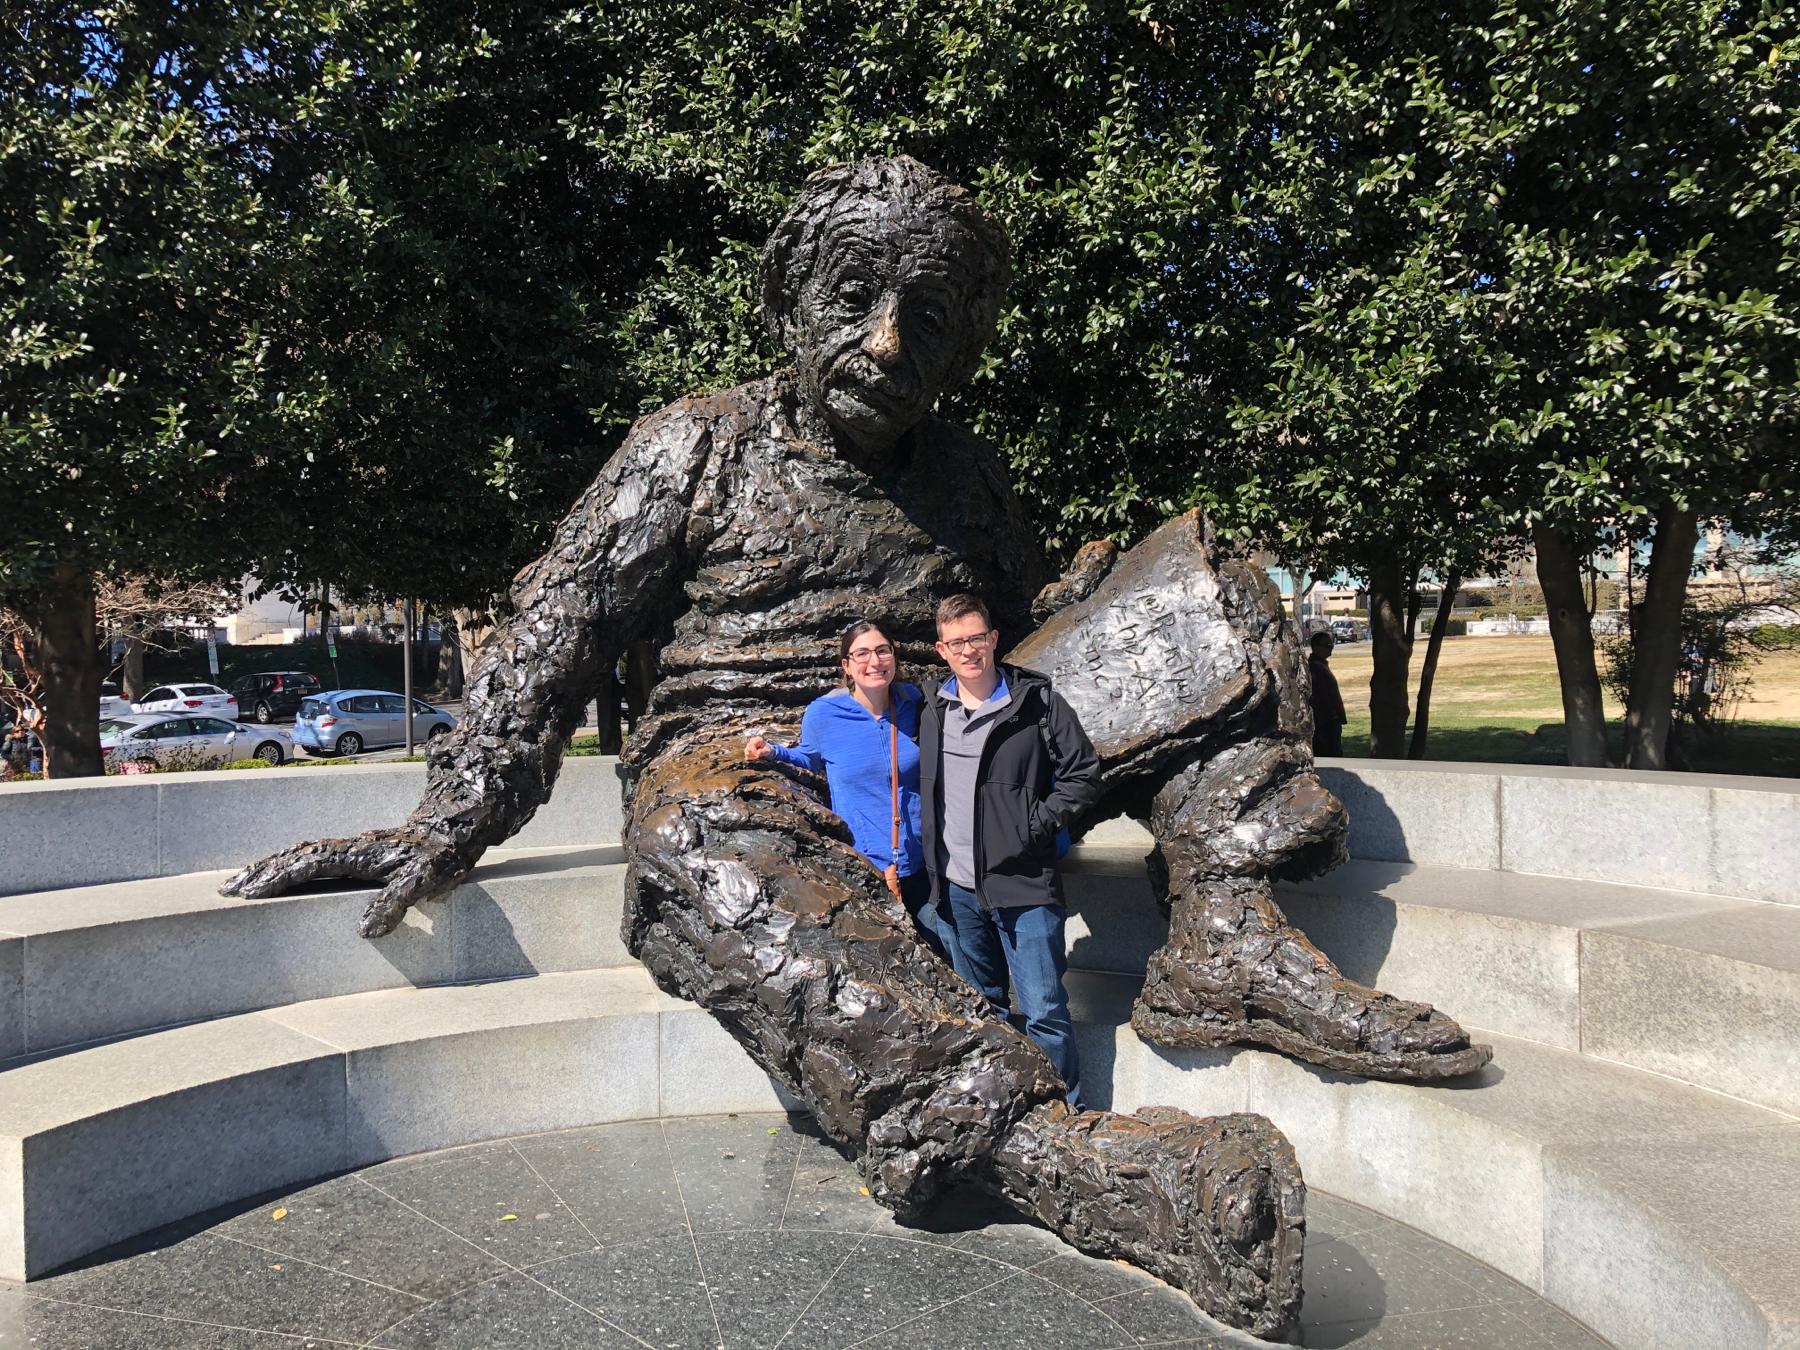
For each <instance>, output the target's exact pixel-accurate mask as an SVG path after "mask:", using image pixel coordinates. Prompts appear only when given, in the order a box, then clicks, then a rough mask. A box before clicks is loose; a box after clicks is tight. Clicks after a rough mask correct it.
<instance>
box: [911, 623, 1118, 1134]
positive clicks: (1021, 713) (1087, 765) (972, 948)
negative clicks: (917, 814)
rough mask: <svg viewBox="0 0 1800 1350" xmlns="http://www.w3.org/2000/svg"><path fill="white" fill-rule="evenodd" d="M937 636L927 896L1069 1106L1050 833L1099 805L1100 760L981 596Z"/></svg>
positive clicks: (1068, 1049) (927, 728) (1075, 1087)
mask: <svg viewBox="0 0 1800 1350" xmlns="http://www.w3.org/2000/svg"><path fill="white" fill-rule="evenodd" d="M937 630H938V642H937V651H938V655H939V656H940V657H941V658H942V659H943V661H944V663H945V664H946V665H947V666H949V667H950V670H951V677H950V678H949V679H948V680H946V681H945V682H944V683H943V684H942V685H941V686H939V687H937V688H935V689H933V690H931V691H930V692H928V693H927V695H926V700H925V710H924V715H923V717H922V719H921V721H920V727H919V790H920V797H921V804H922V807H923V822H922V824H923V829H922V831H921V833H922V836H923V842H924V845H925V866H926V868H927V870H928V871H929V872H930V874H931V883H932V898H933V899H934V900H936V901H937V904H938V912H939V913H940V914H942V915H944V916H945V917H946V918H948V919H949V920H950V921H951V923H952V924H953V925H954V928H955V933H956V948H955V951H954V952H953V953H952V956H953V960H954V962H955V965H956V970H957V973H958V974H959V975H961V976H962V977H963V978H964V979H965V980H967V981H968V982H969V983H970V984H972V985H974V986H975V988H976V989H978V990H980V991H981V993H982V994H983V995H984V996H985V997H986V998H987V1000H988V1002H989V1003H990V1004H992V1005H993V1008H994V1013H995V1015H996V1016H997V1017H1002V1018H1004V1017H1006V1016H1007V1013H1008V1004H1009V998H1008V986H1009V985H1010V987H1011V988H1012V989H1013V990H1016V991H1017V993H1018V998H1019V1008H1020V1011H1021V1012H1022V1013H1023V1014H1024V1018H1025V1031H1026V1033H1027V1034H1028V1035H1029V1036H1030V1037H1031V1038H1032V1040H1034V1041H1036V1042H1037V1043H1038V1044H1039V1045H1040V1046H1042V1047H1043V1050H1044V1053H1045V1054H1047V1055H1048V1056H1049V1057H1050V1062H1051V1063H1052V1064H1054V1065H1055V1066H1056V1071H1057V1073H1058V1074H1060V1075H1061V1076H1062V1080H1063V1083H1064V1084H1065V1085H1066V1086H1067V1087H1068V1090H1069V1104H1070V1105H1071V1106H1073V1107H1075V1108H1076V1109H1077V1110H1080V1109H1081V1070H1080V1065H1079V1063H1078V1061H1077V1057H1076V1052H1075V1023H1074V1019H1073V1018H1072V1017H1071V1016H1070V1014H1069V996H1068V993H1067V991H1065V990H1064V988H1063V973H1064V971H1065V969H1066V968H1067V957H1066V953H1065V946H1064V940H1063V925H1064V920H1065V918H1066V911H1065V910H1064V908H1063V887H1062V875H1061V873H1060V872H1059V871H1058V869H1057V866H1056V841H1057V834H1058V832H1059V831H1061V830H1062V829H1064V828H1065V827H1067V826H1068V825H1070V824H1072V823H1073V822H1074V821H1075V820H1076V819H1077V818H1078V817H1079V816H1080V815H1082V813H1083V812H1085V811H1087V810H1089V809H1090V808H1091V807H1093V806H1094V805H1095V803H1097V802H1098V801H1099V800H1100V790H1101V784H1100V760H1099V757H1098V756H1097V755H1096V754H1095V753H1094V747H1093V745H1092V744H1091V743H1090V742H1089V741H1088V738H1087V734H1086V733H1085V732H1083V731H1082V729H1081V723H1080V721H1079V720H1077V718H1076V716H1075V713H1074V711H1073V710H1072V709H1071V708H1070V707H1069V705H1068V704H1067V703H1065V702H1064V701H1063V699H1062V698H1061V696H1060V695H1058V694H1057V693H1056V691H1055V690H1053V689H1052V688H1051V687H1050V682H1049V681H1048V680H1046V679H1045V678H1044V677H1043V676H1042V675H1039V674H1037V673H1035V672H1034V671H1029V670H1023V669H1020V668H1018V667H1012V666H1001V665H1000V664H999V663H998V662H997V661H996V660H995V652H996V651H997V649H998V643H999V637H1000V635H999V633H998V632H997V631H996V630H995V628H994V623H993V619H992V618H991V617H990V616H989V613H988V608H987V606H986V605H985V604H983V603H982V602H981V600H979V599H978V598H977V597H975V596H973V595H966V594H964V595H952V596H950V597H948V598H946V599H945V600H944V601H942V602H941V603H940V604H939V605H938V607H937Z"/></svg>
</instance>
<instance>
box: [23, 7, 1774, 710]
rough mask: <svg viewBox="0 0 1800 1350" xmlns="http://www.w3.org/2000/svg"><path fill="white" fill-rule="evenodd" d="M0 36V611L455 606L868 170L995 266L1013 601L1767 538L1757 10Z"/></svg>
mask: <svg viewBox="0 0 1800 1350" xmlns="http://www.w3.org/2000/svg"><path fill="white" fill-rule="evenodd" d="M21 14H22V16H21V17H19V18H17V19H13V18H9V19H8V20H7V21H6V25H5V27H4V29H3V30H0V77H3V78H4V86H5V87H4V90H3V91H0V99H3V100H4V103H3V104H0V117H3V120H0V231H3V232H4V233H3V234H0V468H3V470H4V473H5V476H6V479H7V481H8V483H9V486H10V487H12V488H13V489H14V496H13V499H12V500H13V505H14V509H13V511H12V512H11V513H9V515H10V518H11V524H12V528H11V529H10V530H9V531H8V533H7V535H6V537H5V539H4V541H0V600H4V599H6V598H7V597H8V596H12V597H18V596H22V595H24V594H25V593H26V592H27V591H28V590H30V589H31V588H34V587H36V588H42V587H43V586H46V585H50V584H52V582H53V581H54V579H55V577H56V576H58V575H61V576H62V577H63V578H64V581H65V582H66V581H67V579H68V577H69V576H70V575H72V574H75V573H88V574H95V573H100V574H113V573H130V574H132V575H141V576H151V577H156V576H166V577H171V578H176V577H187V576H194V575H198V574H208V575H215V576H218V577H221V578H224V577H227V576H234V575H236V574H238V573H240V572H241V571H243V570H245V569H246V568H254V569H255V571H256V572H257V574H258V575H259V576H260V577H262V578H263V579H264V580H265V581H267V582H269V583H271V584H275V585H279V586H282V587H284V588H287V589H289V590H299V589H303V588H304V589H314V588H316V587H317V586H319V585H321V584H329V585H331V586H333V587H334V588H337V589H338V590H340V591H346V590H347V591H349V592H351V593H382V594H386V595H389V596H392V595H398V594H405V593H409V592H410V593H414V594H418V595H421V596H423V597H425V598H427V599H429V600H431V601H433V602H436V603H440V604H476V605H479V604H482V603H483V602H485V601H486V600H487V599H488V598H489V597H491V596H492V595H494V594H495V593H496V592H498V591H499V590H500V589H501V588H502V587H503V585H504V583H505V580H506V578H507V577H508V576H509V575H510V573H511V572H512V570H513V569H514V568H516V567H517V566H518V565H520V564H521V563H522V562H523V561H525V560H527V559H528V558H529V557H531V556H532V555H533V553H534V552H535V551H536V550H537V549H538V548H540V547H541V545H542V543H543V541H544V539H545V538H546V537H547V535H548V532H549V530H550V528H551V527H552V525H553V524H554V521H555V519H556V518H557V516H558V515H560V513H561V512H562V510H563V509H564V508H565V506H566V504H567V503H568V502H569V501H570V500H571V499H572V498H573V496H574V495H575V493H576V491H577V490H578V489H579V487H580V486H581V485H582V484H583V483H584V482H585V480H586V479H587V478H588V477H590V476H591V474H592V473H593V472H594V471H595V470H596V469H597V467H598V465H599V464H600V463H601V462H602V461H603V459H604V458H605V455H606V453H607V451H608V449H609V448H610V446H611V445H612V444H614V443H616V441H617V439H618V437H619V435H620V433H621V432H622V429H623V426H624V424H625V422H626V421H628V420H629V418H630V417H632V416H634V415H635V414H637V413H638V412H640V411H643V410H645V409H647V408H651V407H655V406H658V405H660V404H661V403H663V402H666V401H668V400H669V399H671V398H673V397H676V396H677V395H679V394H681V393H684V392H688V391H690V390H695V389H705V388H716V387H721V386H724V385H728V384H731V383H735V382H737V381H739V380H742V379H746V378H749V377H751V376H753V375H755V374H758V373H760V372H762V371H763V370H766V369H767V368H768V367H769V366H770V365H772V364H774V363H775V362H777V361H779V360H780V359H781V356H780V353H778V352H775V351H774V350H773V349H772V348H771V347H770V345H769V342H768V339H767V337H766V336H765V334H764V332H763V328H762V325H761V323H760V322H759V318H758V316H757V314H756V312H755V295H756V287H755V285H754V284H753V278H754V270H755V264H756V255H757V250H758V248H759V247H760V244H761V241H762V239H763V237H764V235H765V233H766V231H767V229H768V228H769V226H770V224H771V223H772V222H773V221H774V220H775V218H776V217H777V216H778V215H779V213H780V212H781V211H782V209H783V208H784V207H785V205H786V203H787V202H788V201H789V200H790V199H791V196H792V194H793V193H794V192H795V191H796V190H797V188H798V186H799V184H800V182H801V181H802V180H803V178H804V177H805V175H806V173H807V172H809V171H810V170H811V169H813V168H815V167H817V166H819V165H821V164H824V163H827V162H830V161H834V160H840V159H846V158H852V157H856V156H859V155H865V154H872V153H884V152H893V151H905V152H907V153H911V154H913V155H916V156H918V157H919V158H921V159H924V160H926V161H927V162H929V163H932V164H934V165H936V166H937V167H939V168H941V169H943V170H944V171H946V172H947V173H949V174H951V175H953V176H954V177H956V178H959V179H960V180H962V181H964V182H966V183H968V184H969V185H970V186H971V187H973V188H974V189H975V190H976V191H977V193H978V194H979V195H980V196H981V197H982V198H983V200H984V201H985V202H986V203H987V204H988V205H989V206H990V207H991V209H993V210H994V211H995V212H996V213H997V214H998V215H999V216H1000V217H1001V218H1002V219H1003V220H1004V221H1005V222H1006V224H1007V226H1008V228H1009V230H1010V231H1011V233H1012V236H1013V240H1014V246H1015V283H1014V287H1013V292H1012V298H1011V302H1010V307H1009V308H1008V309H1007V311H1006V312H1005V313H1004V314H1003V316H1002V320H1001V327H1000V332H999V334H998V336H997V338H996V340H995V341H994V343H993V344H992V346H991V347H990V350H989V353H988V358H987V361H986V364H985V366H984V368H983V370H982V372H981V374H980V376H979V377H978V378H977V380H976V382H975V383H974V384H973V385H972V386H971V387H970V388H969V389H968V390H967V391H965V392H964V393H963V394H962V395H960V396H959V406H958V407H957V408H956V409H953V410H951V411H952V412H953V413H954V414H955V415H957V416H960V417H962V418H964V419H966V420H968V421H970V422H972V423H974V424H975V425H976V426H977V427H978V428H979V429H981V430H982V431H983V432H984V433H986V434H987V435H988V436H990V437H991V438H992V439H993V440H995V441H996V442H997V443H998V444H1000V445H1001V446H1002V448H1003V449H1004V450H1005V452H1006V454H1007V455H1008V457H1009V459H1010V461H1011V463H1012V465H1013V468H1014V472H1015V478H1016V481H1017V482H1018V484H1019V486H1020V488H1021V491H1022V492H1023V493H1024V494H1025V496H1026V498H1027V501H1028V503H1029V504H1030V506H1031V508H1032V510H1033V512H1034V514H1035V516H1036V518H1037V520H1038V521H1039V523H1040V526H1041V528H1042V530H1043V532H1044V536H1045V539H1046V541H1047V543H1048V544H1049V545H1050V546H1051V547H1052V549H1053V551H1056V552H1058V553H1061V554H1064V555H1066V554H1067V553H1068V552H1069V551H1071V550H1072V549H1073V548H1074V547H1075V546H1077V545H1078V544H1079V543H1080V542H1082V541H1083V540H1084V539H1086V538H1089V537H1092V536H1094V535H1097V534H1110V535H1113V536H1115V537H1118V538H1120V539H1122V540H1129V539H1130V538H1132V537H1133V536H1135V535H1136V534H1138V533H1140V532H1141V531H1142V530H1143V529H1145V528H1147V527H1148V526H1149V525H1151V524H1153V523H1154V522H1155V521H1157V520H1158V519H1160V518H1162V517H1163V516H1164V515H1166V514H1168V513H1169V512H1171V511H1173V510H1176V509H1179V508H1181V507H1183V506H1185V505H1188V504H1192V503H1199V504H1202V505H1204V506H1205V507H1206V508H1207V509H1208V510H1209V511H1210V512H1211V513H1212V514H1213V515H1214V517H1215V519H1216V520H1217V521H1218V522H1219V523H1220V524H1221V526H1223V527H1224V528H1226V529H1229V530H1231V531H1234V532H1235V533H1237V534H1239V535H1240V536H1241V537H1243V538H1245V539H1247V540H1254V541H1255V542H1257V543H1259V544H1262V545H1264V546H1267V547H1269V548H1271V549H1273V550H1274V551H1275V552H1276V553H1277V555H1278V556H1280V557H1282V558H1283V559H1284V560H1286V561H1288V562H1290V563H1293V564H1296V565H1298V566H1300V567H1302V568H1304V569H1305V570H1307V571H1309V572H1313V573H1318V572H1328V571H1332V570H1336V569H1340V568H1342V569H1345V570H1348V571H1351V572H1352V573H1355V574H1356V575H1358V576H1361V577H1366V578H1373V577H1377V576H1380V577H1383V578H1385V580H1384V581H1383V582H1382V583H1381V584H1382V585H1383V586H1385V587H1386V588H1387V589H1388V590H1390V591H1393V590H1399V591H1404V590H1406V589H1407V588H1408V587H1410V585H1411V582H1412V579H1413V578H1414V577H1416V576H1418V575H1419V574H1421V573H1426V574H1429V573H1437V574H1439V575H1443V574H1457V575H1467V574H1468V573H1470V572H1472V571H1476V570H1479V568H1480V567H1481V566H1482V565H1483V564H1484V563H1486V562H1488V561H1490V560H1491V559H1492V558H1493V557H1494V556H1495V555H1496V554H1498V553H1503V552H1505V551H1506V550H1508V549H1510V548H1513V547H1515V546H1516V545H1517V544H1518V542H1519V541H1522V540H1524V539H1526V538H1528V537H1529V536H1530V535H1531V533H1532V532H1533V531H1534V530H1539V531H1541V530H1543V529H1546V528H1553V529H1554V530H1556V531H1559V532H1560V535H1559V537H1560V538H1562V539H1563V540H1565V541H1566V542H1567V543H1568V545H1569V547H1568V548H1567V549H1566V550H1565V552H1566V553H1567V556H1569V557H1571V558H1576V559H1578V558H1579V557H1581V556H1582V555H1583V553H1584V552H1585V551H1586V550H1588V549H1589V548H1590V547H1591V546H1592V545H1594V544H1595V543H1597V542H1599V541H1601V540H1602V539H1603V538H1605V537H1606V536H1607V535H1609V534H1611V533H1614V532H1617V531H1619V530H1621V529H1625V530H1630V531H1632V532H1634V533H1635V534H1636V535H1637V537H1639V538H1643V537H1645V536H1647V535H1651V534H1654V533H1655V532H1656V528H1657V525H1656V523H1657V522H1659V521H1668V520H1674V521H1675V523H1676V525H1679V524H1680V521H1681V519H1682V518H1683V517H1685V518H1686V519H1688V520H1689V521H1690V522H1691V520H1692V519H1694V518H1696V517H1698V518H1702V519H1703V518H1706V517H1709V516H1722V517H1729V518H1730V519H1731V520H1732V522H1733V523H1734V524H1735V525H1736V526H1738V527H1739V528H1740V529H1742V530H1745V531H1756V530H1764V531H1772V532H1777V533H1778V532H1780V531H1782V530H1784V529H1787V530H1792V528H1793V523H1794V521H1795V520H1796V519H1797V518H1800V512H1797V511H1796V505H1795V493H1796V482H1795V467H1794V465H1795V459H1796V457H1795V456H1794V455H1793V454H1792V453H1791V451H1790V450H1789V447H1790V446H1791V444H1792V438H1793V431H1794V427H1795V422H1796V404H1795V399H1796V392H1795V391H1796V387H1797V380H1796V372H1797V365H1796V354H1797V352H1800V343H1797V341H1796V334H1797V331H1800V330H1797V321H1800V311H1797V309H1796V297H1795V294H1794V285H1795V280H1794V279H1795V268H1794V264H1795V261H1796V255H1797V248H1800V210H1796V205H1797V203H1796V174H1797V169H1800V161H1797V154H1800V121H1797V117H1800V98H1797V97H1796V88H1795V81H1794V78H1793V72H1794V63H1795V59H1796V57H1797V56H1800V33H1796V32H1795V31H1794V30H1795V27H1796V18H1795V13H1794V11H1793V10H1792V8H1791V7H1782V6H1774V5H1771V6H1764V7H1756V6H1744V5H1726V4H1719V3H1707V4H1702V5H1700V6H1698V7H1696V6H1694V5H1685V6H1679V7H1678V6H1675V5H1672V4H1667V3H1636V4H1632V5H1629V6H1626V7H1624V8H1623V9H1620V8H1617V7H1613V8H1605V7H1602V6H1600V5H1599V4H1597V3H1595V0H1553V3H1550V4H1547V5H1540V6H1535V7H1529V8H1522V7H1520V6H1518V5H1517V4H1516V3H1515V2H1514V0H1470V3H1466V4H1462V3H1458V4H1452V5H1449V6H1448V7H1445V6H1439V7H1437V8H1435V9H1427V10H1421V9H1418V8H1417V7H1416V6H1407V5H1403V4H1399V3H1394V2H1393V0H1387V2H1385V3H1374V2H1365V0H1351V2H1350V3H1339V2H1338V0H1332V2H1331V3H1323V2H1322V0H1270V2H1268V3H1260V2H1256V0H1246V2H1244V3H1235V4H1228V5H1224V6H1210V7H1199V6H1187V7H1164V6H1160V5H1155V4H1150V5H1146V4H1141V3H1132V4H1121V3H1104V2H1097V3H1082V2H1080V0H1052V2H1051V3H1042V4H1029V5H1027V4H1023V3H1019V0H983V2H982V3H970V0H959V2H958V3H954V4H952V3H946V2H945V0H792V3H790V4H788V5H786V6H784V7H774V6H754V5H748V6H746V5H719V4H716V3H705V2H704V0H666V2H663V3H657V4H654V5H651V4H643V3H635V0H634V2H633V3H625V4H609V5H604V6H568V5H563V6H556V7H552V6H544V5H538V4H535V3H529V0H527V2H525V3H517V4H511V5H493V4H489V3H480V2H479V0H447V2H446V3H441V4H433V5H429V6H415V5H411V4H407V3H402V2H401V0H296V2H295V3H290V4H283V5H280V6H276V5H274V4H271V3H267V2H266V0H220V2H219V3H209V4H205V5H201V4H197V3H180V2H178V3H175V4H158V5H154V6H153V5H144V4H139V3H134V2H132V0H125V2H124V3H118V4H109V5H92V4H88V5H81V4H61V3H53V2H52V0H33V3H32V4H30V5H27V6H26V7H25V8H24V10H23V11H22V12H21ZM1678 533H1679V531H1676V530H1671V532H1670V537H1675V536H1676V534H1678ZM58 569H61V570H60V573H59V570H58ZM1396 660H1398V661H1399V662H1400V663H1401V666H1400V673H1399V685H1398V688H1399V691H1400V695H1399V696H1400V700H1401V707H1400V710H1399V716H1400V720H1401V722H1404V718H1405V708H1404V698H1405V661H1406V660H1407V650H1406V647H1405V646H1404V645H1396V646H1395V648H1394V649H1393V651H1392V652H1391V653H1390V655H1389V657H1388V658H1387V664H1388V666H1389V674H1390V676H1391V674H1392V666H1393V663H1394V661H1396ZM1652 665H1654V663H1652ZM1390 683H1391V680H1390Z"/></svg>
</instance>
